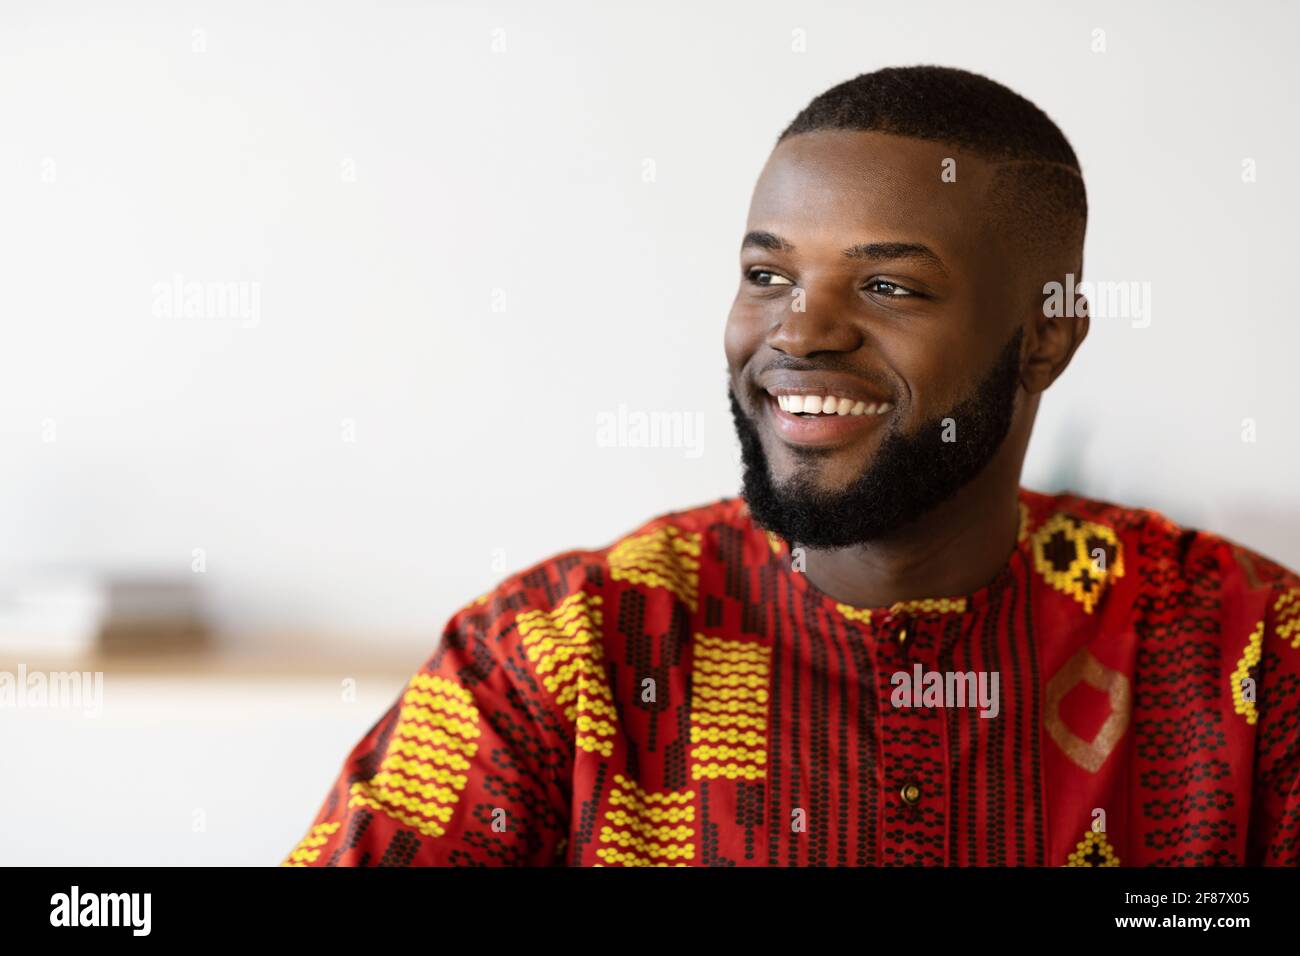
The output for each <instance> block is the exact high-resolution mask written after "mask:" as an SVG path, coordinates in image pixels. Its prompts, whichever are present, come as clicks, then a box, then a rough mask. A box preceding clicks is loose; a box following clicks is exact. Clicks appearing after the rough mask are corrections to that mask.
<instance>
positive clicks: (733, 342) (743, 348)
mask: <svg viewBox="0 0 1300 956" xmlns="http://www.w3.org/2000/svg"><path fill="white" fill-rule="evenodd" d="M762 344H763V321H762V318H761V316H759V315H757V314H755V313H754V311H753V310H751V309H746V308H744V307H742V306H741V305H739V304H736V305H733V306H732V307H731V312H730V314H728V316H727V326H726V329H725V330H724V332H723V349H724V350H725V351H726V354H727V365H728V366H729V367H730V368H731V371H732V373H733V374H735V373H738V372H740V371H741V370H742V369H743V368H744V367H745V363H746V362H748V361H749V360H750V359H751V358H752V357H753V356H754V353H755V352H757V351H758V349H759V348H760V347H761V346H762Z"/></svg>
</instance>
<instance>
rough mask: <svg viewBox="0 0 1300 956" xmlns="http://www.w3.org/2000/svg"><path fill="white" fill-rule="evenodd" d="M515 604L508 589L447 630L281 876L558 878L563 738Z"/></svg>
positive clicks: (524, 601)
mask: <svg viewBox="0 0 1300 956" xmlns="http://www.w3.org/2000/svg"><path fill="white" fill-rule="evenodd" d="M516 584H517V579H516ZM528 604H529V600H528V594H527V593H526V589H524V588H522V587H519V586H516V587H510V586H509V582H507V583H506V584H503V585H502V586H501V587H499V588H498V589H496V590H495V591H493V592H491V593H490V594H488V595H484V596H483V597H481V598H479V599H478V600H477V601H475V602H474V603H472V604H470V605H468V606H467V607H465V608H463V609H462V610H460V611H459V612H457V613H456V614H455V615H453V616H452V618H451V620H450V621H449V622H448V623H447V626H446V628H445V629H444V631H443V634H442V637H441V640H440V642H439V644H438V646H437V648H436V650H435V652H434V654H433V656H432V657H431V658H430V659H429V660H428V662H426V663H425V665H424V666H422V667H421V668H420V669H419V670H418V671H416V673H415V674H414V675H413V676H412V677H411V679H410V680H409V681H408V682H407V684H406V687H405V688H404V689H403V691H402V693H401V695H400V696H399V697H398V699H397V700H395V701H394V702H393V704H392V706H391V707H389V709H388V710H387V711H386V712H385V713H384V714H383V716H382V717H380V719H379V720H378V721H377V722H376V723H375V724H374V726H373V727H371V729H370V730H369V731H368V732H367V733H366V735H365V736H364V737H363V738H362V739H361V741H360V742H359V743H358V744H357V745H356V746H355V747H354V748H353V749H352V751H351V752H350V753H349V754H348V756H347V759H346V760H345V762H344V764H343V767H342V770H341V771H340V773H339V775H338V777H337V778H336V780H335V782H334V785H333V786H332V787H331V788H330V790H329V792H328V794H327V795H326V797H325V800H324V802H323V804H322V805H321V808H320V810H319V812H318V813H317V815H316V818H315V820H314V821H313V823H312V825H311V828H310V829H309V830H308V831H307V833H306V835H305V836H304V837H303V839H302V840H301V841H300V842H299V843H298V845H297V846H296V847H294V849H293V850H292V851H290V853H289V854H288V856H287V857H286V858H285V860H284V861H283V862H282V864H281V865H283V866H547V865H562V864H563V860H564V849H565V845H566V840H567V836H568V832H569V810H568V808H569V806H570V800H571V792H570V788H571V782H570V781H571V775H572V764H573V747H572V742H573V735H572V733H571V732H570V730H569V729H568V727H567V723H566V721H564V720H563V719H562V718H561V716H560V713H559V712H558V711H556V710H555V709H554V701H553V700H552V699H549V698H548V696H547V691H546V688H545V687H544V686H543V685H542V684H541V682H540V679H539V677H538V675H537V674H536V673H535V670H534V668H533V667H532V666H530V663H529V659H528V653H527V648H526V647H525V646H524V644H523V642H521V641H520V639H519V634H518V630H519V629H518V628H517V627H516V626H515V625H516V621H517V618H518V617H519V612H520V610H521V609H522V608H526V607H528ZM528 613H542V612H536V611H533V612H528Z"/></svg>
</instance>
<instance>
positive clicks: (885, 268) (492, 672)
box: [285, 67, 1300, 866]
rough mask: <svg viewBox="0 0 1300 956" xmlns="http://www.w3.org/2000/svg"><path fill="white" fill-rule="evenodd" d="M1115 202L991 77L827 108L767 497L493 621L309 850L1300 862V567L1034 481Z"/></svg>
mask: <svg viewBox="0 0 1300 956" xmlns="http://www.w3.org/2000/svg"><path fill="white" fill-rule="evenodd" d="M1086 212H1087V207H1086V200H1085V193H1084V186H1083V179H1082V175H1081V173H1080V169H1079V163H1078V160H1077V159H1076V157H1075V154H1074V151H1073V150H1072V149H1071V147H1070V145H1069V144H1068V143H1067V141H1066V140H1065V138H1064V136H1063V135H1062V134H1061V132H1060V130H1059V129H1057V127H1056V126H1055V125H1054V124H1053V123H1052V121H1051V120H1050V119H1048V117H1047V116H1046V115H1044V114H1043V113H1042V112H1041V111H1040V110H1039V109H1038V108H1037V107H1035V106H1034V105H1033V104H1031V103H1030V102H1028V101H1027V100H1025V99H1024V98H1022V97H1020V96H1019V95H1017V94H1015V93H1013V92H1012V91H1010V90H1008V89H1006V88H1004V87H1002V86H1000V85H998V84H996V83H994V82H992V81H990V80H988V79H985V78H984V77H981V76H977V75H974V74H971V73H966V72H963V71H960V70H953V69H941V68H933V67H919V68H908V69H886V70H880V71H878V72H875V73H871V74H867V75H864V76H860V77H858V78H856V79H854V80H851V81H849V82H846V83H844V84H841V85H839V86H836V87H834V88H833V89H831V90H829V91H827V92H826V93H824V94H822V95H821V96H819V97H817V98H816V99H814V100H813V101H812V103H811V104H809V106H808V107H807V108H806V109H805V110H804V111H803V112H802V113H800V115H799V116H798V117H796V119H795V120H794V122H793V123H792V124H791V125H790V127H789V128H788V129H786V131H785V132H784V134H783V135H782V136H781V138H780V140H779V141H778V144H777V146H776V148H775V150H774V151H773V153H772V155H771V157H770V159H769V160H768V163H767V165H766V167H765V168H764V170H763V172H762V174H761V176H760V178H759V181H758V184H757V187H756V189H755V191H754V195H753V201H752V205H751V207H750V211H749V221H748V224H747V226H746V234H745V237H744V241H743V243H742V248H741V277H740V290H739V292H738V293H737V295H736V299H735V303H734V305H733V307H732V310H731V315H730V317H729V319H728V323H727V329H726V354H727V359H728V363H729V366H730V389H729V390H730V399H731V408H732V413H733V415H734V417H735V422H736V428H737V431H738V433H739V436H740V444H741V450H742V455H743V463H744V478H743V494H742V497H737V498H728V499H723V500H721V501H717V502H715V503H712V504H709V505H705V506H702V507H696V508H691V509H687V510H683V511H678V512H675V513H671V514H666V515H661V516H659V517H657V518H654V519H653V520H651V521H649V522H647V523H646V524H645V525H643V526H642V527H640V528H639V529H637V530H636V531H634V532H632V533H631V534H628V535H627V536H625V537H623V538H621V539H620V540H618V541H617V542H615V543H613V544H612V545H611V546H609V547H607V548H603V549H601V550H596V551H588V550H580V551H569V552H565V553H563V554H559V555H557V556H555V557H553V558H551V559H549V560H546V561H543V562H541V563H539V564H537V565H535V566H534V567H531V568H529V569H527V570H525V571H522V572H520V573H518V574H515V575H513V576H511V577H510V578H508V579H507V580H505V581H504V582H502V583H501V584H500V585H499V586H498V587H497V588H495V589H494V590H492V591H491V592H489V593H488V594H485V595H483V596H482V597H480V598H479V599H478V600H476V601H474V602H473V603H471V604H469V605H468V606H466V607H464V608H462V609H461V610H460V611H459V612H457V613H456V614H455V615H454V616H453V617H452V618H451V620H450V621H449V623H448V624H447V627H446V629H445V632H444V633H443V635H442V641H441V643H440V644H439V646H438V647H437V649H436V651H435V652H434V654H433V656H432V657H431V658H430V659H429V661H428V663H427V664H426V665H425V666H424V667H422V668H421V669H420V670H419V672H418V673H417V674H416V675H415V676H414V677H413V678H412V680H411V681H410V684H409V686H408V687H407V689H406V691H405V692H404V694H403V695H402V697H401V699H400V700H398V701H397V702H396V703H394V705H393V707H392V708H391V709H390V710H389V711H388V713H386V714H385V715H384V716H383V717H382V718H381V719H380V720H379V721H378V723H376V724H375V725H374V727H373V728H372V729H371V730H370V732H369V733H368V734H366V736H365V738H364V739H363V740H362V741H361V742H360V743H359V744H358V745H357V746H356V748H355V749H354V750H353V751H352V753H351V755H350V756H349V757H348V759H347V762H346V765H345V766H344V768H343V770H342V773H341V774H340V776H339V777H338V780H337V782H336V784H335V786H334V787H333V789H332V790H331V791H330V793H329V795H328V797H327V798H326V800H325V802H324V805H323V806H322V807H321V809H320V812H319V814H318V816H317V819H316V821H315V824H314V825H313V826H312V828H311V829H310V831H309V832H308V834H307V835H306V837H305V838H304V839H303V840H302V842H301V843H300V844H299V845H298V847H297V848H296V849H294V850H293V851H292V852H291V853H290V855H289V857H288V859H287V860H286V861H285V862H286V863H288V864H290V865H411V864H414V865H419V864H449V865H485V864H486V865H522V864H532V865H544V864H571V865H593V866H641V865H702V866H753V865H877V864H880V865H900V864H901V865H907V864H922V865H925V864H934V865H962V864H981V865H986V864H991V865H997V864H1007V865H1020V864H1025V865H1050V866H1061V865H1065V866H1114V865H1125V866H1130V865H1131V866H1141V865H1216V864H1287V865H1296V864H1297V862H1298V861H1300V775H1298V774H1300V688H1298V685H1300V578H1297V577H1296V575H1294V574H1293V573H1291V572H1289V571H1287V570H1286V569H1284V568H1282V567H1280V566H1278V565H1277V564H1274V563H1272V562H1270V561H1268V560H1266V559H1265V558H1263V557H1260V556H1259V555H1257V554H1254V553H1252V552H1250V551H1248V550H1245V549H1244V548H1241V547H1238V546H1236V545H1234V544H1232V543H1230V542H1228V541H1226V540H1224V539H1222V538H1219V537H1216V536H1214V535H1211V534H1206V533H1202V532H1198V531H1193V530H1184V529H1182V528H1179V527H1177V526H1175V525H1174V524H1172V523H1171V522H1170V521H1169V520H1167V519H1166V518H1164V517H1162V516H1161V515H1159V514H1156V513H1154V512H1151V511H1143V510H1134V509H1130V508H1124V507H1119V506H1116V505H1112V504H1107V503H1103V502H1099V501H1093V500H1089V499H1086V498H1083V497H1079V496H1077V495H1073V494H1062V495H1056V496H1048V495H1044V494H1039V493H1035V492H1032V491H1029V490H1027V489H1023V488H1021V487H1020V486H1019V481H1020V472H1021V465H1022V462H1023V460H1024V456H1025V449H1026V446H1027V444H1028V441H1029V435H1030V430H1031V428H1032V425H1033V421H1034V415H1035V413H1036V410H1037V407H1038V401H1039V398H1040V396H1041V395H1042V393H1043V391H1044V390H1045V389H1046V388H1047V387H1048V386H1049V385H1050V384H1051V383H1052V382H1053V381H1054V380H1055V379H1056V377H1057V376H1058V375H1060V374H1061V373H1062V372H1063V371H1064V370H1065V368H1066V366H1067V365H1068V364H1069V362H1070V358H1071V357H1072V356H1073V354H1074V351H1075V349H1077V348H1078V347H1079V345H1080V344H1081V343H1082V341H1083V339H1084V337H1085V335H1086V334H1087V331H1088V318H1087V314H1086V304H1085V303H1083V302H1078V303H1075V305H1076V306H1077V307H1076V308H1067V309H1059V308H1052V307H1049V305H1048V304H1045V301H1046V300H1047V298H1048V297H1047V296H1045V294H1044V293H1045V291H1046V290H1047V289H1049V288H1051V287H1050V283H1052V282H1059V283H1061V284H1062V286H1064V287H1066V288H1074V285H1072V284H1071V285H1066V283H1067V277H1071V276H1072V277H1074V279H1076V280H1077V278H1078V276H1079V275H1080V273H1081V267H1082V249H1083V238H1084V226H1085V220H1086Z"/></svg>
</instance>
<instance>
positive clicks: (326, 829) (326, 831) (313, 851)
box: [280, 823, 342, 866]
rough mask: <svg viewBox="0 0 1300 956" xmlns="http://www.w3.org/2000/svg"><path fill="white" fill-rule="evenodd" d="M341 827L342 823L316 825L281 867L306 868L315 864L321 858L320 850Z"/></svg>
mask: <svg viewBox="0 0 1300 956" xmlns="http://www.w3.org/2000/svg"><path fill="white" fill-rule="evenodd" d="M340 826H342V824H340V823H318V824H316V825H315V826H314V827H312V828H311V832H309V833H308V834H307V835H306V836H305V837H303V838H302V841H301V842H300V843H299V844H298V845H297V846H296V847H294V848H293V851H292V852H291V853H290V854H289V856H288V857H287V858H286V859H285V861H284V862H283V863H281V864H280V865H281V866H306V865H307V864H308V863H315V862H316V859H317V857H319V856H320V848H321V847H323V846H324V845H325V844H326V843H327V842H328V841H329V838H330V835H331V834H334V833H337V832H338V829H339V827H340Z"/></svg>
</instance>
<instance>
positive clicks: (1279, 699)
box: [1249, 574, 1300, 866]
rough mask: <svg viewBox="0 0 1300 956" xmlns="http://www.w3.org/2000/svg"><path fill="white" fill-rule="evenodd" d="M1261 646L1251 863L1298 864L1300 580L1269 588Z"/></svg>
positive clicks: (1291, 579) (1287, 578) (1290, 577)
mask: <svg viewBox="0 0 1300 956" xmlns="http://www.w3.org/2000/svg"><path fill="white" fill-rule="evenodd" d="M1263 622H1264V623H1263V631H1262V640H1261V642H1260V661H1259V692H1258V698H1259V699H1258V704H1257V705H1256V706H1257V710H1258V715H1259V716H1258V725H1257V727H1256V737H1255V786H1254V796H1253V799H1252V803H1251V821H1250V837H1249V845H1250V852H1249V861H1250V863H1252V864H1254V865H1257V866H1258V865H1263V866H1298V865H1300V578H1296V576H1295V575H1291V574H1287V575H1286V576H1285V577H1284V578H1282V579H1281V580H1279V581H1277V582H1276V583H1275V584H1274V585H1273V587H1271V588H1270V589H1269V596H1268V603H1267V607H1266V609H1265V614H1264V619H1263Z"/></svg>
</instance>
